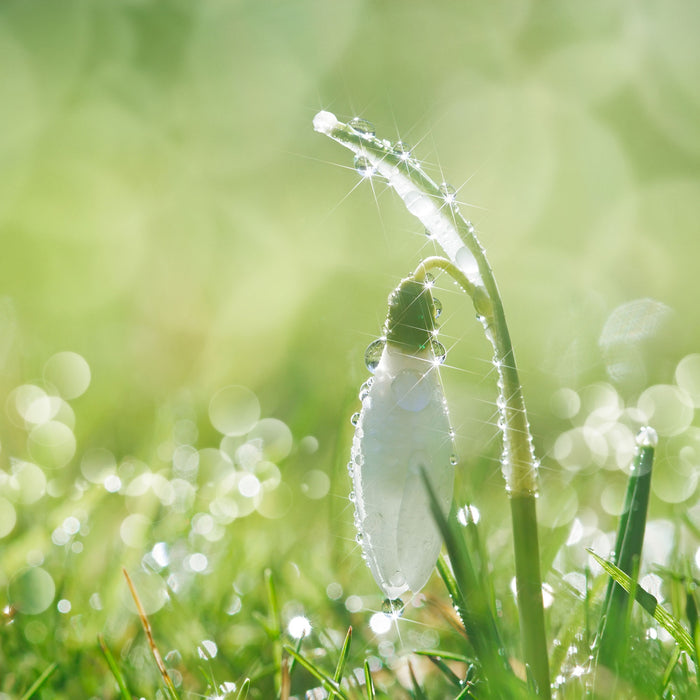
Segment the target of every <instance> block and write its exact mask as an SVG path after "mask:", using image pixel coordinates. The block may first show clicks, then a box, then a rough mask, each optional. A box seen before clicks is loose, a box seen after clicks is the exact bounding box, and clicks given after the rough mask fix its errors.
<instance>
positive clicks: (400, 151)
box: [392, 141, 412, 160]
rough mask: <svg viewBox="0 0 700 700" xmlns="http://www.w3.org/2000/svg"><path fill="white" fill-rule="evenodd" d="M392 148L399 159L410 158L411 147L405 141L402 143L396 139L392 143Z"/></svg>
mask: <svg viewBox="0 0 700 700" xmlns="http://www.w3.org/2000/svg"><path fill="white" fill-rule="evenodd" d="M392 150H393V151H394V153H395V154H396V155H397V156H398V157H399V158H400V159H401V160H410V158H411V150H412V149H411V147H410V146H409V145H408V144H407V143H404V142H403V141H397V142H396V143H395V144H394V145H393V147H392Z"/></svg>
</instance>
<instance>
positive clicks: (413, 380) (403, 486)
mask: <svg viewBox="0 0 700 700" xmlns="http://www.w3.org/2000/svg"><path fill="white" fill-rule="evenodd" d="M452 453H453V441H452V433H451V428H450V421H449V415H448V411H447V403H446V401H445V396H444V392H443V388H442V383H441V381H440V376H439V373H438V368H437V364H436V362H435V357H434V354H433V351H432V349H431V346H430V344H428V346H427V347H426V348H425V349H422V350H418V351H416V352H414V353H411V352H407V350H406V348H405V346H400V345H398V344H396V343H393V342H391V341H389V342H387V343H386V346H385V348H384V351H383V353H382V356H381V359H380V361H379V364H378V365H377V368H376V370H375V374H374V382H373V383H372V385H371V387H370V389H369V391H368V392H366V394H365V396H364V398H363V401H362V411H361V412H360V417H359V420H358V422H357V426H356V430H355V436H354V438H353V443H352V458H353V463H354V468H353V486H354V491H355V508H356V522H357V526H358V530H359V533H360V536H361V538H360V539H361V542H362V549H363V553H364V557H365V559H366V561H367V564H368V565H369V568H370V570H371V571H372V575H373V576H374V578H375V580H376V581H377V583H378V584H379V586H380V587H381V588H382V590H383V591H384V593H385V594H386V596H387V597H388V598H390V599H394V598H398V597H399V596H400V595H401V594H403V593H405V592H406V591H408V590H411V591H413V592H414V593H415V592H417V591H419V590H420V589H421V588H422V587H423V586H424V585H425V583H426V581H427V580H428V578H429V577H430V574H431V572H432V570H433V568H434V566H435V562H436V561H437V557H438V554H439V553H440V547H441V545H442V537H441V535H440V532H439V530H438V528H437V526H436V524H435V522H434V520H433V516H432V513H431V510H430V501H429V497H428V493H427V490H426V487H425V484H424V482H423V478H422V476H421V472H422V471H424V472H425V474H426V476H427V478H428V480H429V481H430V483H431V485H432V487H433V489H434V490H435V494H436V496H437V498H438V500H439V502H440V506H441V507H442V509H443V511H444V512H447V511H448V510H449V507H450V504H451V501H452V490H453V486H454V468H453V467H452V465H451V457H452Z"/></svg>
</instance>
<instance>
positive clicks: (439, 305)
mask: <svg viewBox="0 0 700 700" xmlns="http://www.w3.org/2000/svg"><path fill="white" fill-rule="evenodd" d="M433 306H434V307H435V320H437V319H438V318H440V315H441V314H442V302H441V301H440V300H439V299H437V298H436V297H433Z"/></svg>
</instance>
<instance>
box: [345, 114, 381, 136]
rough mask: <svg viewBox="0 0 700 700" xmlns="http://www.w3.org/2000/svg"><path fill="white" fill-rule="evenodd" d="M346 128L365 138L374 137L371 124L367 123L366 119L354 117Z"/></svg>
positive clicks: (373, 129) (374, 131)
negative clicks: (348, 127)
mask: <svg viewBox="0 0 700 700" xmlns="http://www.w3.org/2000/svg"><path fill="white" fill-rule="evenodd" d="M348 126H350V128H351V129H353V130H354V131H356V132H357V133H358V134H361V135H362V136H365V137H371V136H374V134H375V133H376V130H375V128H374V124H372V122H368V121H367V120H366V119H361V118H360V117H355V118H354V119H351V120H350V121H349V122H348Z"/></svg>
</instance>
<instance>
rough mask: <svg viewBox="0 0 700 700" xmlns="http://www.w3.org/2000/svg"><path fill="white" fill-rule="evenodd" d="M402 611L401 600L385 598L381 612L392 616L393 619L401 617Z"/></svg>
mask: <svg viewBox="0 0 700 700" xmlns="http://www.w3.org/2000/svg"><path fill="white" fill-rule="evenodd" d="M403 611H404V604H403V600H401V598H394V599H393V600H392V599H391V598H385V599H384V602H383V603H382V612H383V613H384V614H385V615H393V616H394V617H401V615H403Z"/></svg>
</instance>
